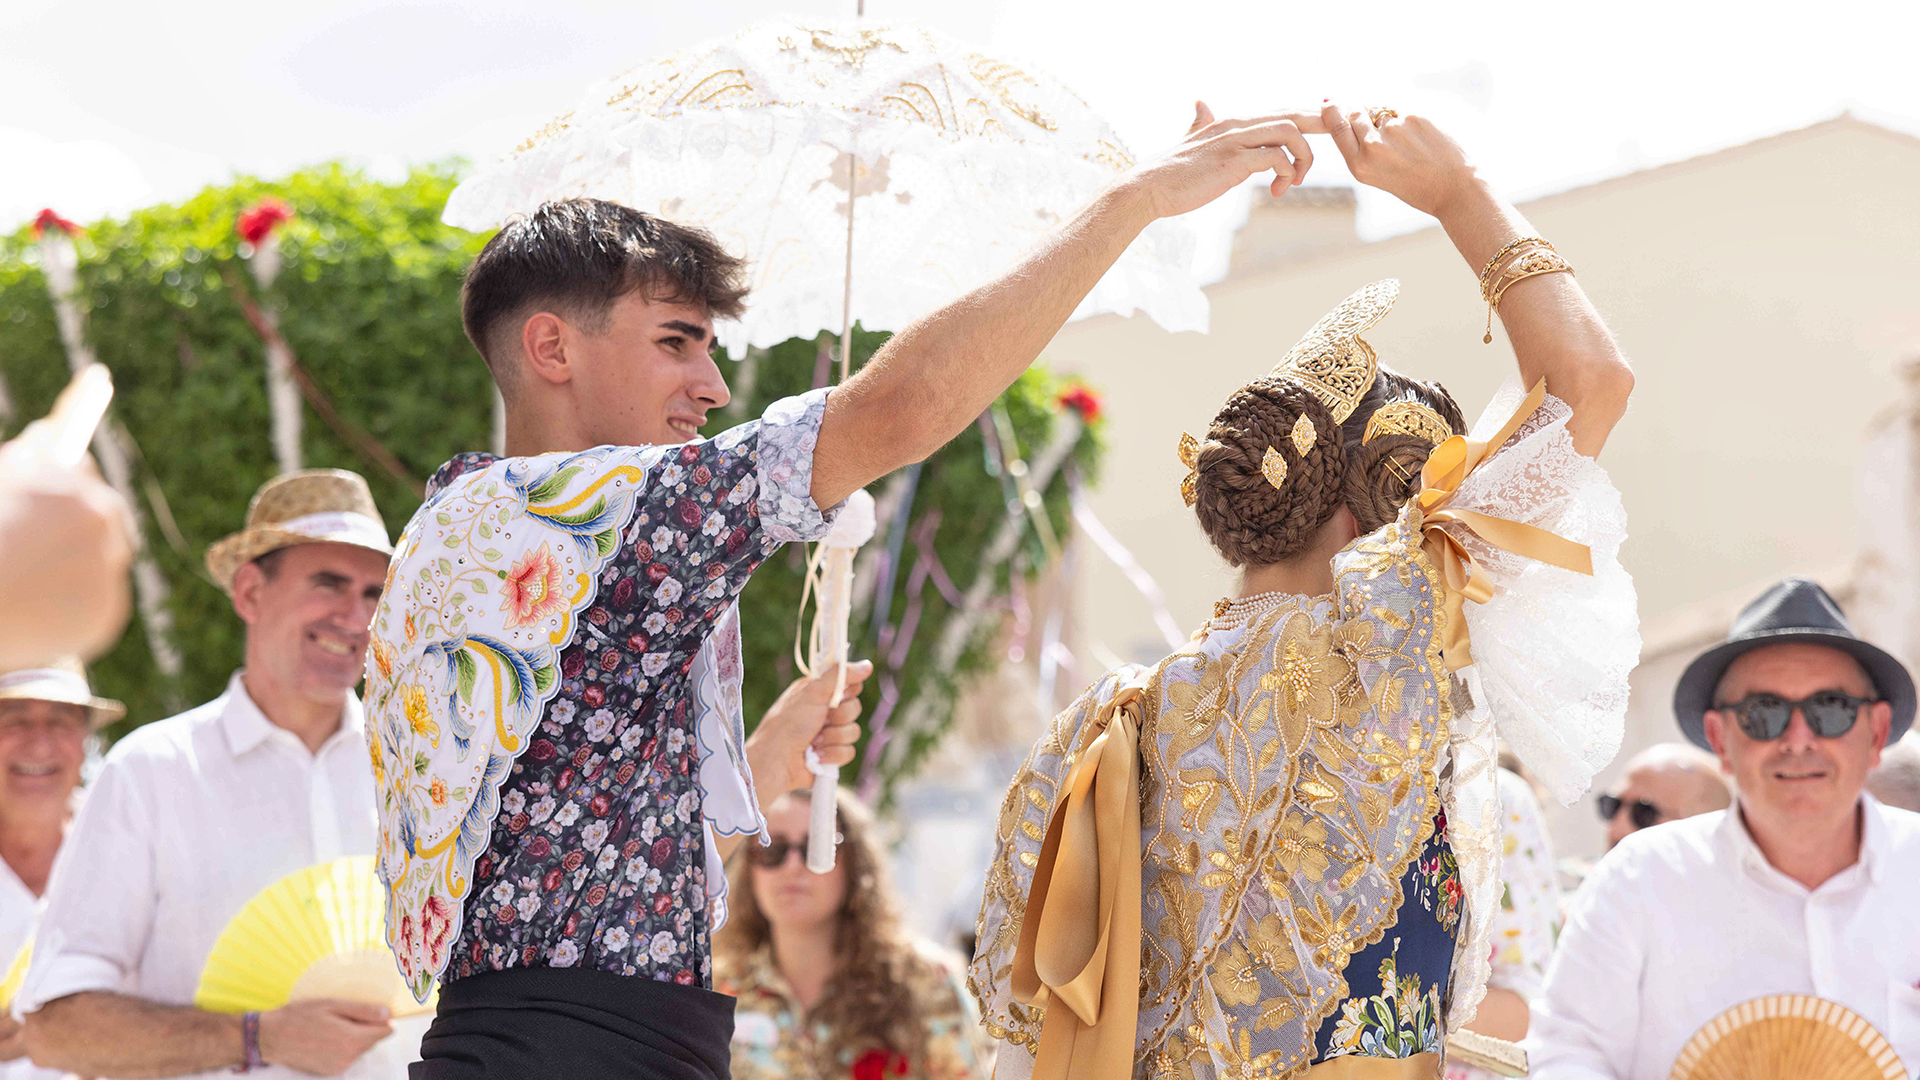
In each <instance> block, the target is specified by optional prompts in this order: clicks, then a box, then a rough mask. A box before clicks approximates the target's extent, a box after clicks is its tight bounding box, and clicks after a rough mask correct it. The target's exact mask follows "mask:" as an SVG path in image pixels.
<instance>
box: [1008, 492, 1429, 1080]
mask: <svg viewBox="0 0 1920 1080" xmlns="http://www.w3.org/2000/svg"><path fill="white" fill-rule="evenodd" d="M1418 526H1419V521H1418V517H1417V514H1415V513H1413V512H1411V511H1409V512H1408V513H1407V514H1405V515H1403V517H1402V519H1401V520H1400V521H1398V522H1396V523H1394V524H1393V525H1390V526H1388V527H1387V528H1385V529H1382V530H1381V531H1380V532H1378V533H1375V534H1374V535H1372V536H1370V537H1366V538H1363V539H1361V540H1360V541H1358V542H1356V543H1355V544H1354V545H1353V546H1352V547H1350V548H1349V549H1348V550H1347V551H1345V552H1343V553H1342V554H1341V555H1340V556H1339V557H1337V558H1336V560H1335V565H1334V570H1335V582H1336V585H1335V591H1334V593H1333V594H1331V595H1330V596H1327V597H1321V598H1306V597H1301V598H1298V600H1297V601H1296V602H1294V603H1292V604H1287V605H1281V606H1280V607H1279V608H1277V609H1275V610H1273V611H1270V612H1267V613H1265V614H1263V615H1261V616H1259V617H1257V618H1255V619H1254V620H1253V621H1252V622H1251V623H1250V624H1247V625H1245V626H1242V627H1238V628H1234V629H1231V630H1224V631H1217V632H1215V633H1212V634H1210V635H1207V636H1205V637H1203V638H1202V639H1200V640H1199V641H1197V642H1196V644H1194V645H1193V646H1190V647H1189V648H1188V649H1187V650H1185V651H1183V652H1180V653H1177V654H1175V655H1174V656H1171V657H1168V658H1167V659H1166V660H1165V661H1163V662H1162V663H1161V664H1160V665H1159V666H1158V667H1157V668H1156V669H1155V670H1154V671H1153V672H1152V673H1151V677H1150V680H1149V682H1148V691H1147V694H1146V697H1147V708H1146V710H1145V713H1146V715H1144V716H1143V720H1142V724H1141V755H1142V759H1143V760H1142V774H1141V776H1142V783H1141V789H1142V809H1141V813H1142V820H1141V823H1142V842H1143V845H1144V851H1143V855H1144V859H1143V867H1142V871H1143V876H1142V890H1143V896H1142V901H1141V902H1142V919H1141V925H1142V928H1143V930H1144V933H1143V934H1142V937H1143V941H1142V968H1141V976H1140V987H1141V999H1140V1002H1141V1008H1140V1044H1139V1045H1140V1050H1141V1053H1142V1054H1143V1055H1144V1056H1143V1058H1142V1059H1141V1061H1140V1063H1139V1066H1138V1068H1137V1069H1136V1074H1144V1075H1150V1076H1153V1077H1156V1078H1158V1077H1162V1076H1170V1077H1182V1078H1188V1077H1216V1076H1227V1075H1238V1076H1246V1077H1252V1076H1254V1075H1256V1074H1257V1075H1260V1076H1263V1077H1284V1076H1288V1075H1292V1074H1294V1073H1297V1072H1298V1071H1301V1070H1303V1069H1305V1068H1306V1067H1307V1065H1308V1064H1309V1063H1310V1061H1311V1058H1312V1055H1313V1050H1314V1041H1315V1036H1316V1033H1317V1031H1318V1029H1319V1027H1320V1025H1321V1023H1322V1022H1323V1021H1324V1020H1325V1019H1326V1017H1327V1016H1328V1015H1329V1014H1331V1013H1332V1012H1333V1011H1334V1010H1335V1009H1336V1008H1337V1007H1338V1005H1339V1003H1340V1002H1341V1001H1343V1000H1345V999H1346V996H1347V979H1346V977H1345V968H1346V966H1347V962H1348V960H1349V958H1350V957H1351V956H1352V955H1353V954H1354V953H1355V952H1356V951H1358V950H1359V949H1362V948H1364V947H1366V946H1367V945H1369V944H1371V943H1372V942H1374V941H1377V940H1379V938H1380V936H1381V935H1382V934H1383V933H1384V932H1385V931H1386V928H1387V926H1388V925H1389V924H1390V923H1391V922H1392V920H1393V918H1394V915H1395V913H1396V911H1397V910H1398V908H1399V906H1400V904H1401V901H1402V897H1401V896H1400V877H1401V875H1402V874H1403V873H1404V872H1405V870H1406V866H1407V864H1408V863H1409V862H1410V861H1411V860H1412V858H1413V857H1414V856H1415V855H1416V854H1417V853H1418V851H1419V850H1420V847H1421V845H1422V844H1424V843H1425V841H1426V839H1427V837H1428V835H1429V834H1430V833H1431V830H1432V817H1433V811H1434V808H1435V806H1436V805H1437V791H1436V787H1437V781H1436V776H1435V772H1436V767H1437V764H1438V760H1437V755H1438V753H1439V749H1440V747H1442V746H1444V745H1445V740H1446V734H1447V729H1448V726H1449V724H1450V722H1451V717H1452V704H1453V701H1452V695H1451V694H1450V693H1443V692H1440V691H1439V690H1437V689H1436V688H1438V687H1443V686H1445V685H1447V684H1446V681H1445V680H1446V679H1447V676H1446V675H1445V674H1444V669H1443V668H1442V667H1441V666H1440V656H1439V645H1438V642H1439V640H1440V637H1441V631H1442V630H1443V627H1442V626H1441V625H1439V624H1440V623H1441V622H1442V621H1443V618H1444V617H1443V616H1442V615H1441V614H1440V612H1439V610H1438V608H1437V602H1438V599H1439V597H1440V596H1441V595H1443V594H1442V592H1441V590H1442V586H1441V584H1440V582H1439V579H1438V576H1437V574H1436V573H1435V572H1434V570H1433V568H1432V566H1431V565H1429V564H1428V563H1426V561H1425V559H1424V557H1423V556H1422V555H1421V553H1420V549H1419V542H1418V539H1419V532H1418ZM1137 677H1138V675H1137V674H1136V673H1132V672H1123V673H1121V675H1120V676H1119V677H1111V678H1109V679H1108V680H1105V681H1104V682H1103V683H1102V684H1101V685H1100V686H1098V687H1096V688H1095V689H1094V690H1092V691H1090V692H1089V693H1088V694H1087V695H1085V696H1083V697H1082V698H1081V700H1080V701H1078V702H1076V703H1075V705H1074V706H1073V707H1072V708H1070V709H1069V710H1067V712H1065V713H1063V714H1062V715H1061V716H1060V717H1058V718H1056V720H1055V721H1054V723H1053V725H1051V726H1050V728H1049V731H1048V734H1047V736H1046V738H1045V739H1043V740H1042V741H1041V744H1040V745H1038V746H1036V747H1035V749H1034V753H1033V755H1031V756H1030V757H1029V759H1028V761H1027V763H1026V765H1025V766H1024V767H1023V768H1022V770H1021V772H1020V773H1019V774H1018V778H1017V779H1016V781H1015V783H1014V785H1013V787H1012V789H1011V790H1010V792H1009V798H1008V801H1007V802H1006V803H1005V804H1004V805H1003V810H1002V818H1001V821H1000V825H999V830H998V832H999V841H1000V845H1001V847H1000V853H999V855H998V857H997V858H996V860H995V863H994V865H993V866H992V867H991V868H990V869H989V872H988V877H987V896H986V898H985V901H984V903H983V906H982V921H981V942H980V951H979V954H978V958H977V959H976V960H975V962H974V965H973V968H972V970H971V973H970V982H971V984H972V985H973V986H974V989H975V991H976V993H978V994H979V995H980V998H981V1003H982V1009H983V1013H984V1016H985V1020H986V1022H987V1023H988V1024H989V1025H990V1027H992V1028H994V1029H997V1030H999V1031H1004V1032H1006V1035H1005V1037H1006V1038H1007V1039H1009V1040H1010V1041H1015V1042H1022V1043H1026V1044H1028V1045H1030V1044H1031V1043H1030V1040H1031V1038H1032V1037H1033V1036H1035V1035H1037V1033H1038V1027H1037V1024H1038V1020H1039V1017H1040V1015H1041V1011H1040V1010H1038V1009H1030V1008H1026V1007H1022V1006H1017V1005H1016V1004H1015V1003H1013V1002H1012V1001H1011V997H1010V993H1009V992H1008V988H1007V974H1006V970H1005V968H1006V964H1007V962H1008V960H1009V959H1010V958H1011V956H1012V953H1013V945H1014V942H1015V939H1016V937H1017V934H1018V930H1019V920H1020V916H1021V914H1022V912H1023V911H1024V901H1025V885H1026V883H1027V882H1028V881H1030V880H1031V870H1030V869H1028V861H1027V859H1026V858H1023V856H1031V855H1032V854H1033V853H1034V852H1037V850H1038V848H1039V840H1038V839H1036V838H1035V837H1036V833H1038V834H1039V835H1042V836H1043V835H1044V832H1043V830H1044V828H1045V826H1046V823H1047V817H1048V815H1049V814H1050V812H1051V809H1052V807H1051V804H1052V801H1053V799H1054V797H1055V785H1056V783H1057V780H1058V778H1059V777H1061V776H1063V775H1064V774H1065V771H1066V765H1065V762H1066V761H1067V753H1066V751H1067V750H1068V749H1069V748H1070V747H1072V746H1073V745H1074V742H1075V740H1076V738H1077V736H1078V733H1079V731H1080V730H1081V728H1082V726H1083V725H1084V724H1085V722H1086V720H1087V719H1088V717H1090V716H1091V715H1093V714H1094V713H1095V712H1096V711H1097V709H1098V707H1099V705H1100V703H1101V702H1102V701H1103V700H1105V699H1106V698H1107V697H1110V696H1111V694H1112V693H1113V692H1114V690H1115V689H1116V688H1117V687H1118V686H1119V685H1120V683H1121V680H1122V679H1123V678H1124V679H1127V680H1131V679H1133V678H1137ZM1029 825H1031V826H1033V828H1031V829H1030V828H1028V826H1029Z"/></svg>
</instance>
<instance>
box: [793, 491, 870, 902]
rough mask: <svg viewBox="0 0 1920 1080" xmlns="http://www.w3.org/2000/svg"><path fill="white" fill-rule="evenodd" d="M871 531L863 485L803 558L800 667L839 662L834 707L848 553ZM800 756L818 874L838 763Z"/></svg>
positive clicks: (827, 841) (830, 846)
mask: <svg viewBox="0 0 1920 1080" xmlns="http://www.w3.org/2000/svg"><path fill="white" fill-rule="evenodd" d="M873 530H874V511H873V496H871V495H869V494H867V492H866V490H865V489H864V488H863V489H861V490H859V491H855V492H854V493H853V494H852V495H849V496H847V501H846V502H845V503H844V504H842V505H841V507H840V512H839V513H838V514H837V515H836V516H835V517H834V520H833V526H832V527H831V528H830V529H828V531H827V535H826V536H825V537H824V538H823V539H822V540H821V541H820V546H819V547H818V548H817V549H815V551H814V555H813V558H812V559H810V560H808V562H807V589H808V590H809V591H811V590H813V589H815V588H816V587H817V589H818V591H819V601H818V602H817V603H816V605H815V606H814V611H813V630H812V633H811V634H810V635H808V636H809V638H810V642H809V648H808V650H807V651H808V655H807V656H805V657H801V658H800V659H801V664H800V669H801V670H802V671H803V672H805V673H806V674H808V675H812V674H814V673H815V672H818V671H822V670H824V669H825V666H826V665H828V664H837V665H839V671H838V674H837V675H836V676H835V682H834V687H833V697H832V698H831V699H830V700H829V701H828V704H827V707H828V709H834V708H838V707H839V705H840V699H841V697H842V696H843V695H844V694H845V693H846V689H847V623H848V621H849V620H850V617H851V616H852V614H853V557H854V555H856V554H858V553H859V551H860V546H861V545H862V544H865V543H866V542H867V541H868V540H871V539H873ZM816 582H817V585H816ZM806 603H807V598H806V595H805V594H804V593H803V594H802V595H801V597H800V604H801V607H802V608H805V606H806ZM796 645H797V643H796ZM796 651H797V649H796ZM806 760H807V771H809V772H811V773H812V774H813V799H812V806H811V808H810V809H809V812H808V818H807V869H809V870H811V871H813V872H814V873H816V874H824V873H826V872H827V871H829V870H831V869H833V859H834V849H835V848H836V847H837V846H838V844H837V841H836V839H835V833H836V832H837V829H836V828H835V824H834V816H835V815H834V793H835V791H836V790H837V789H838V788H839V786H840V767H839V766H838V765H826V764H823V763H822V762H821V761H820V758H819V756H818V755H817V754H815V753H814V752H813V747H812V746H808V747H807V749H806Z"/></svg>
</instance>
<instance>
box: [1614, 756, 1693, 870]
mask: <svg viewBox="0 0 1920 1080" xmlns="http://www.w3.org/2000/svg"><path fill="white" fill-rule="evenodd" d="M1698 782H1699V781H1698V780H1697V779H1696V778H1695V777H1693V776H1690V775H1688V774H1687V772H1686V771H1685V770H1683V769H1680V768H1677V767H1675V766H1672V765H1658V764H1655V765H1642V766H1639V767H1638V768H1634V769H1630V770H1628V771H1627V773H1626V774H1625V775H1623V776H1622V777H1621V778H1620V782H1619V784H1618V785H1617V786H1616V787H1615V788H1614V789H1613V790H1612V791H1609V792H1608V793H1607V794H1609V795H1612V796H1613V797H1614V798H1617V799H1619V800H1620V809H1619V810H1617V811H1615V813H1614V815H1613V817H1611V818H1609V819H1608V820H1607V847H1608V848H1609V849H1611V848H1612V847H1613V846H1614V845H1615V844H1618V843H1619V842H1620V841H1622V840H1625V839H1626V838H1627V837H1628V836H1630V835H1632V834H1633V833H1634V832H1636V831H1638V830H1639V829H1640V826H1639V825H1638V824H1636V823H1635V822H1634V820H1633V814H1634V810H1633V807H1634V804H1636V803H1639V802H1647V803H1651V804H1653V807H1654V809H1655V810H1656V811H1658V813H1659V817H1658V818H1657V819H1656V820H1655V821H1654V822H1653V823H1652V824H1654V825H1658V824H1661V823H1662V822H1667V821H1675V820H1678V819H1680V818H1683V817H1687V816H1689V815H1690V814H1691V813H1692V812H1693V811H1692V810H1690V809H1689V806H1690V800H1691V799H1692V798H1693V785H1695V784H1696V783H1698ZM1643 813H1644V811H1643Z"/></svg>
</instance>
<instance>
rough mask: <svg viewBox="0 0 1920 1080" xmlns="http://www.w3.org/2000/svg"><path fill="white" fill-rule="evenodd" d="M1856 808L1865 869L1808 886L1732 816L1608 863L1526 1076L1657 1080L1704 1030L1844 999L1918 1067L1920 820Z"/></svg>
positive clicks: (1558, 967)
mask: <svg viewBox="0 0 1920 1080" xmlns="http://www.w3.org/2000/svg"><path fill="white" fill-rule="evenodd" d="M1737 805H1738V804H1736V806H1737ZM1861 805H1862V817H1863V819H1864V824H1863V828H1862V834H1861V844H1860V858H1859V859H1858V860H1857V861H1856V862H1855V863H1854V864H1853V865H1852V866H1850V867H1848V868H1846V869H1845V870H1842V871H1841V872H1840V873H1838V874H1835V875H1834V876H1833V877H1831V878H1829V879H1827V880H1826V881H1824V882H1822V883H1821V885H1820V887H1819V888H1817V889H1811V890H1809V889H1808V888H1806V887H1805V886H1804V885H1801V884H1800V883H1799V882H1797V881H1795V880H1793V879H1792V878H1790V877H1788V876H1786V875H1785V874H1783V873H1781V872H1780V871H1779V870H1776V869H1774V867H1773V865H1772V864H1771V863H1769V862H1767V859H1766V856H1764V855H1762V854H1761V853H1760V849H1759V848H1758V847H1757V846H1755V844H1754V842H1753V837H1752V836H1751V835H1750V834H1749V833H1748V832H1747V829H1746V826H1745V824H1744V822H1743V821H1742V819H1741V817H1740V815H1739V814H1738V813H1736V812H1734V811H1730V810H1722V811H1717V812H1715V813H1711V814H1702V815H1700V816H1698V817H1691V818H1686V819H1684V820H1681V821H1675V822H1670V823H1668V824H1665V825H1658V826H1655V827H1653V828H1651V829H1642V830H1641V831H1639V832H1637V833H1634V834H1633V835H1632V836H1629V837H1627V839H1626V840H1624V841H1622V842H1621V844H1620V846H1619V847H1616V848H1614V849H1613V850H1612V851H1610V852H1608V853H1607V856H1606V858H1604V859H1602V860H1600V864H1599V866H1597V867H1595V868H1594V872H1593V875H1592V876H1591V877H1589V878H1588V879H1587V881H1586V883H1585V884H1584V885H1583V886H1582V887H1581V889H1580V893H1579V895H1578V896H1577V897H1576V898H1575V900H1574V903H1573V908H1572V911H1571V912H1570V914H1569V916H1568V919H1567V925H1566V929H1565V930H1564V931H1563V932H1562V933H1561V935H1560V942H1559V946H1558V949H1557V951H1556V952H1555V954H1554V958H1553V962H1552V964H1551V965H1550V966H1549V967H1548V969H1547V985H1546V992H1545V995H1544V997H1543V998H1542V999H1540V1000H1538V1001H1536V1003H1535V1006H1534V1013H1533V1026H1532V1031H1531V1033H1530V1034H1529V1036H1528V1038H1527V1041H1526V1046H1527V1051H1528V1054H1529V1055H1530V1057H1531V1058H1532V1063H1533V1076H1534V1077H1535V1080H1595V1078H1602V1077H1604V1078H1608V1080H1664V1078H1665V1077H1666V1076H1667V1075H1668V1074H1669V1072H1670V1071H1671V1070H1672V1068H1673V1062H1674V1059H1675V1058H1676V1057H1678V1056H1679V1054H1680V1050H1681V1048H1682V1047H1684V1046H1685V1045H1686V1043H1687V1040H1688V1039H1690V1038H1692V1037H1693V1034H1694V1033H1695V1032H1696V1031H1698V1030H1699V1029H1700V1027H1701V1026H1702V1025H1704V1024H1705V1023H1706V1022H1707V1021H1709V1020H1711V1019H1713V1017H1715V1016H1717V1015H1719V1014H1720V1013H1721V1012H1724V1011H1725V1010H1727V1009H1729V1008H1731V1007H1733V1006H1734V1005H1737V1004H1739V1003H1740V1002H1743V1001H1748V1000H1751V999H1753V998H1757V997H1764V996H1766V995H1769V994H1813V995H1816V996H1818V997H1823V998H1826V999H1828V1000H1830V1001H1835V1002H1838V1003H1840V1004H1841V1005H1844V1006H1846V1007H1847V1008H1849V1009H1852V1010H1853V1011H1854V1012H1856V1013H1859V1014H1860V1015H1861V1016H1862V1017H1863V1018H1865V1019H1866V1020H1867V1022H1869V1023H1871V1024H1872V1025H1873V1026H1874V1027H1875V1028H1877V1029H1879V1031H1880V1033H1881V1034H1882V1035H1885V1036H1886V1037H1887V1039H1888V1040H1889V1041H1890V1042H1892V1044H1893V1048H1894V1050H1895V1051H1896V1052H1897V1053H1898V1054H1899V1055H1900V1059H1901V1061H1902V1062H1903V1063H1904V1064H1905V1065H1906V1067H1907V1069H1908V1070H1909V1071H1912V1070H1914V1069H1916V1068H1920V921H1917V920H1916V914H1915V913H1916V911H1920V906H1917V905H1920V900H1917V899H1916V898H1920V814H1914V813H1911V812H1909V811H1906V810H1897V809H1893V808H1890V807H1886V806H1883V805H1881V804H1880V803H1878V802H1876V801H1874V799H1873V798H1872V797H1871V796H1864V795H1863V796H1862V797H1861Z"/></svg>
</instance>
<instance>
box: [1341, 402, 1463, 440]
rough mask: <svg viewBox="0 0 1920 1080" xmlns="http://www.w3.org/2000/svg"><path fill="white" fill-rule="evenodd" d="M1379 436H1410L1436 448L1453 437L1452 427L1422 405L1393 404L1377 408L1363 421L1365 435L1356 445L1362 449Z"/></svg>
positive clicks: (1437, 414)
mask: <svg viewBox="0 0 1920 1080" xmlns="http://www.w3.org/2000/svg"><path fill="white" fill-rule="evenodd" d="M1382 435H1411V436H1413V437H1414V438H1416V439H1419V440H1421V441H1423V442H1427V443H1430V444H1432V445H1434V446H1439V445H1440V444H1441V443H1443V442H1446V441H1447V440H1448V439H1450V438H1452V437H1453V427H1452V426H1451V425H1450V424H1448V423H1447V422H1446V421H1445V420H1444V419H1442V418H1441V416H1440V414H1439V413H1437V412H1435V411H1434V410H1433V409H1431V408H1429V407H1428V406H1426V405H1422V404H1420V403H1419V402H1417V401H1395V402H1393V403H1391V404H1388V405H1382V406H1380V408H1378V409H1376V410H1374V414H1373V415H1372V416H1370V417H1368V418H1367V433H1366V434H1365V435H1364V436H1362V437H1361V439H1360V442H1361V444H1362V445H1364V444H1366V443H1370V442H1372V441H1373V440H1375V439H1377V438H1379V437H1380V436H1382Z"/></svg>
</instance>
